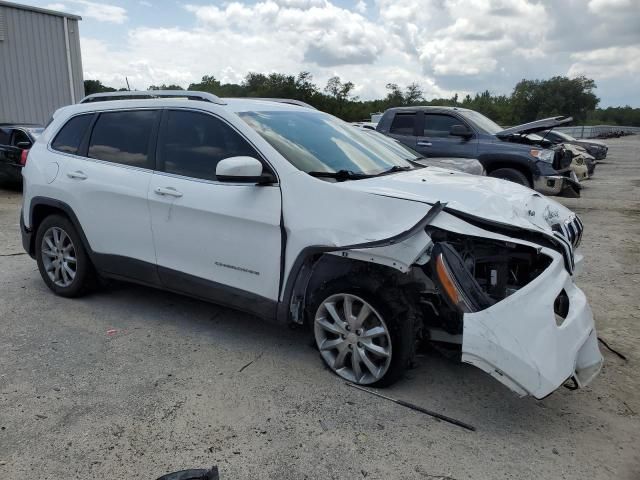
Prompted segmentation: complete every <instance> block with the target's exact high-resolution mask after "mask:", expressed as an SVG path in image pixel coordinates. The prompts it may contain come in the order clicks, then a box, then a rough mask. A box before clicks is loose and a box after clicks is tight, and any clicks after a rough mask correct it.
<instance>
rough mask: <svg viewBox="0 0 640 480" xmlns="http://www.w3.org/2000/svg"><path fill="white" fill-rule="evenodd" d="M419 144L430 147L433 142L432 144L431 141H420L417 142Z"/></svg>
mask: <svg viewBox="0 0 640 480" xmlns="http://www.w3.org/2000/svg"><path fill="white" fill-rule="evenodd" d="M417 145H418V146H419V147H430V146H432V145H433V144H432V143H431V142H418V143H417Z"/></svg>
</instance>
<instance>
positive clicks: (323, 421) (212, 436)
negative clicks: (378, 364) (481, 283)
mask: <svg viewBox="0 0 640 480" xmlns="http://www.w3.org/2000/svg"><path fill="white" fill-rule="evenodd" d="M608 143H609V145H610V150H609V158H608V159H607V160H606V162H603V163H602V164H601V165H599V166H598V169H597V171H596V177H595V178H594V179H593V180H590V181H588V182H586V183H585V185H586V186H585V190H584V192H583V197H582V198H580V199H572V200H563V203H565V204H567V205H568V206H570V207H571V208H573V209H574V210H576V211H577V212H579V213H580V214H581V216H582V218H583V220H584V223H585V224H586V228H587V230H586V233H585V237H584V240H583V249H584V252H585V255H586V265H585V267H586V268H585V271H584V273H583V274H582V276H581V277H580V278H579V282H578V283H579V284H580V286H581V287H582V288H583V289H584V290H585V291H586V292H587V294H588V297H589V299H590V302H591V306H592V308H593V311H594V313H595V316H596V323H597V326H598V329H599V332H600V334H601V336H602V337H604V338H605V339H606V340H607V341H608V342H609V343H610V344H611V345H612V346H614V347H615V348H617V349H618V350H620V351H622V352H624V354H625V355H627V357H628V362H625V361H623V360H621V359H620V358H618V357H616V356H615V355H613V354H611V353H610V352H608V351H604V350H603V354H604V356H605V360H606V364H605V367H604V369H603V371H602V373H601V375H600V376H599V378H598V379H596V381H595V382H594V383H593V384H592V385H591V386H590V387H589V388H586V389H584V390H581V391H575V392H571V391H568V390H566V389H560V390H558V391H557V392H556V393H554V394H553V395H551V396H550V397H548V398H546V399H545V400H543V401H536V400H533V399H531V398H525V399H518V398H515V397H514V396H513V395H512V394H511V393H510V392H509V391H508V390H507V389H505V388H504V387H502V386H501V385H500V384H499V383H498V382H496V381H494V380H493V379H491V378H490V377H489V376H487V375H485V374H484V373H482V372H481V371H480V370H477V369H475V368H473V367H471V366H467V365H462V364H458V363H454V362H452V361H450V360H447V359H445V358H442V357H440V356H438V355H437V354H435V353H434V354H427V355H426V356H423V357H421V358H419V365H418V366H417V368H415V369H414V370H411V371H410V372H409V373H408V375H407V376H406V378H405V379H404V380H402V381H401V382H399V383H398V384H396V385H395V386H393V387H392V388H390V389H388V390H387V393H388V394H390V395H393V396H396V397H399V398H402V399H405V400H408V401H412V402H415V403H417V404H420V405H422V406H424V407H426V408H430V409H433V410H436V411H440V412H443V413H445V414H447V415H451V416H454V417H456V418H459V419H461V420H463V421H466V422H469V423H472V424H473V425H475V426H476V427H477V431H476V432H469V431H465V430H463V429H460V428H458V427H455V426H452V425H450V424H447V423H444V422H439V421H436V420H434V419H433V418H430V417H427V416H425V415H421V414H419V413H416V412H413V411H410V410H407V409H405V408H403V407H400V406H397V405H395V404H392V403H389V402H386V401H384V400H381V399H378V398H374V397H372V396H369V395H368V394H366V393H363V392H360V391H357V390H354V389H350V388H348V387H346V386H345V385H344V383H343V382H341V381H340V380H339V379H338V378H337V377H335V376H333V375H332V374H330V373H329V372H328V371H327V370H325V369H324V368H323V366H322V364H321V361H320V359H319V356H318V354H317V353H316V352H315V350H314V349H313V348H311V347H310V345H309V342H308V338H307V337H306V336H305V335H304V334H303V332H301V331H296V330H287V329H282V328H280V327H277V326H274V325H270V324H267V323H263V322H260V321H258V320H256V319H254V318H252V317H250V316H247V315H244V314H240V313H237V312H234V311H231V310H227V309H224V308H220V307H217V306H214V305H210V304H207V303H203V302H199V301H195V300H191V299H188V298H184V297H180V296H177V295H173V294H169V293H163V292H159V291H155V290H152V289H147V288H143V287H138V286H131V285H121V286H117V287H112V288H109V289H107V290H104V291H101V292H98V293H95V294H92V295H91V296H88V297H85V298H82V299H77V300H67V299H63V298H59V297H55V296H54V295H52V294H51V293H50V292H49V291H48V290H47V289H46V287H45V285H44V283H43V282H42V280H41V279H40V276H39V274H38V271H37V268H36V265H35V262H34V261H33V260H31V259H30V258H29V257H28V256H26V255H22V254H21V246H20V240H19V234H18V225H17V218H18V212H19V208H20V207H19V203H20V196H19V195H18V194H16V193H15V192H10V191H7V190H0V478H2V479H22V478H26V477H29V478H32V477H33V478H35V477H36V476H37V478H41V479H71V478H78V479H89V478H95V479H129V478H131V479H134V478H135V479H140V480H147V479H149V480H153V479H155V478H156V477H158V476H160V475H162V474H164V473H166V472H170V471H175V470H179V469H183V468H194V467H205V466H210V465H213V464H216V465H218V466H219V467H220V470H221V474H222V478H223V479H227V480H230V479H245V478H247V479H248V478H273V479H302V478H323V479H324V478H335V479H342V478H352V479H358V478H365V477H366V478H368V479H388V478H394V479H396V478H397V479H413V478H416V479H417V478H426V479H456V480H462V479H485V478H491V479H494V478H495V479H502V478H513V479H536V480H539V479H546V478H549V479H551V478H553V479H584V478H589V479H610V478H615V479H629V480H631V479H638V478H640V455H639V449H638V445H640V420H639V417H638V412H640V379H639V376H638V373H637V365H638V362H640V348H639V346H640V326H639V322H640V311H639V309H638V303H639V302H638V294H639V292H640V288H639V287H640V285H639V282H640V235H639V234H640V224H639V222H638V219H639V218H640V195H639V193H638V192H639V191H640V188H639V187H640V164H639V160H640V159H639V156H640V137H637V136H636V137H627V138H623V139H616V140H611V141H609V142H608ZM250 362H253V363H250ZM247 365H248V366H247Z"/></svg>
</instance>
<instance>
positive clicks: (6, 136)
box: [0, 124, 43, 186]
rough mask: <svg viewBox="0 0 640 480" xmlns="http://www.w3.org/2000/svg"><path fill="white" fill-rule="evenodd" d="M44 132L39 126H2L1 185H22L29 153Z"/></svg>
mask: <svg viewBox="0 0 640 480" xmlns="http://www.w3.org/2000/svg"><path fill="white" fill-rule="evenodd" d="M42 130H43V129H42V128H41V127H39V126H37V125H17V124H0V184H7V185H10V186H17V185H20V184H21V183H22V173H21V172H22V167H23V166H24V162H25V159H26V156H27V152H28V151H29V149H30V148H31V146H32V145H33V142H35V140H36V138H38V135H40V133H42Z"/></svg>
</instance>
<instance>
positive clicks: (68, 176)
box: [52, 109, 160, 283]
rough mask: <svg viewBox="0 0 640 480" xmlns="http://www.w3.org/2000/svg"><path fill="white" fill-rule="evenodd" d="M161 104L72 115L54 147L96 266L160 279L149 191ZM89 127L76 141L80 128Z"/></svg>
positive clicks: (61, 184)
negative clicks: (148, 198)
mask: <svg viewBox="0 0 640 480" xmlns="http://www.w3.org/2000/svg"><path fill="white" fill-rule="evenodd" d="M159 120H160V110H153V109H139V110H117V111H105V112H100V113H97V114H95V115H91V116H87V115H81V116H78V117H74V118H72V119H71V121H70V122H68V123H67V124H66V125H65V127H63V128H62V129H61V131H60V133H59V134H58V135H57V136H56V138H55V139H54V141H53V143H52V148H53V149H55V150H58V151H59V152H60V153H61V154H63V155H65V157H66V158H64V160H63V161H61V162H60V164H61V171H60V174H59V175H58V178H57V180H56V185H57V186H58V188H59V189H60V190H62V191H63V192H64V195H65V196H66V197H67V198H68V201H67V203H69V205H71V207H72V208H73V210H74V212H75V214H76V216H77V217H78V220H79V221H80V224H81V225H82V229H83V230H84V233H85V235H86V237H87V240H88V241H89V244H90V246H91V249H92V250H93V251H94V252H95V253H96V254H97V255H96V258H95V261H96V262H97V263H99V265H98V267H99V268H100V269H103V270H105V271H107V272H109V273H113V274H118V275H124V276H128V277H133V278H137V279H139V280H142V281H147V282H149V283H156V279H157V276H155V271H156V265H155V264H156V258H155V252H154V249H153V238H152V234H151V220H150V216H149V206H148V203H147V192H148V190H149V183H150V181H151V175H152V169H153V165H154V163H155V138H156V132H157V128H158V124H159ZM87 123H88V124H89V126H88V127H87V132H86V133H85V134H84V135H83V136H82V140H81V141H80V146H78V144H77V142H78V136H79V135H80V134H79V133H78V132H79V131H80V130H81V129H82V127H83V126H84V127H86V124H87Z"/></svg>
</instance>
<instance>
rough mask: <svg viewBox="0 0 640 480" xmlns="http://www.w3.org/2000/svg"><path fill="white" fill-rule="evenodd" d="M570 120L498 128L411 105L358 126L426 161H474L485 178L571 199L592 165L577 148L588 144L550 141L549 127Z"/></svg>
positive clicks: (458, 111) (474, 116) (457, 113)
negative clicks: (440, 159)
mask: <svg viewBox="0 0 640 480" xmlns="http://www.w3.org/2000/svg"><path fill="white" fill-rule="evenodd" d="M571 120H572V119H571V118H570V117H569V118H565V117H551V118H546V119H542V120H536V121H534V122H531V123H526V124H523V125H518V126H515V127H511V128H507V129H503V128H502V127H501V126H500V125H498V124H496V123H495V122H493V121H492V120H490V119H489V118H487V117H485V116H484V115H482V114H480V113H479V112H476V111H473V110H468V109H465V108H458V107H439V106H416V107H397V108H390V109H388V110H387V111H385V113H384V114H383V115H382V117H381V118H380V121H379V122H378V123H377V124H375V126H374V124H363V127H365V128H376V129H377V130H378V131H379V132H381V133H383V134H385V135H388V136H389V137H392V138H394V139H396V140H398V141H400V142H402V143H403V144H405V145H406V146H408V147H410V148H412V149H414V150H416V151H418V152H419V153H420V154H421V155H423V156H424V157H426V158H428V159H431V158H433V157H435V158H434V160H437V158H438V157H445V158H446V157H449V158H451V157H454V158H459V159H466V160H469V161H476V162H479V163H480V164H481V165H482V167H483V172H485V173H486V174H487V175H489V176H492V177H496V178H502V179H504V180H509V181H511V182H515V183H518V184H520V185H524V186H527V187H530V188H533V189H535V190H536V191H538V192H541V193H544V194H545V195H559V196H566V197H577V196H580V189H581V187H580V180H584V179H586V178H589V177H590V176H591V175H593V171H594V169H595V160H594V159H593V158H592V157H591V156H590V155H589V154H588V153H587V152H586V151H585V150H584V148H583V147H586V144H587V143H589V142H586V143H585V144H584V145H579V144H578V143H580V142H578V141H577V140H575V139H574V141H573V142H561V141H556V136H555V133H556V132H555V130H550V129H553V128H555V127H558V126H562V125H565V124H567V123H568V122H570V121H571ZM550 132H553V133H554V135H551V133H550ZM593 147H594V148H597V147H596V146H595V145H593ZM605 155H606V153H605ZM471 159H473V160H471Z"/></svg>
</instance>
